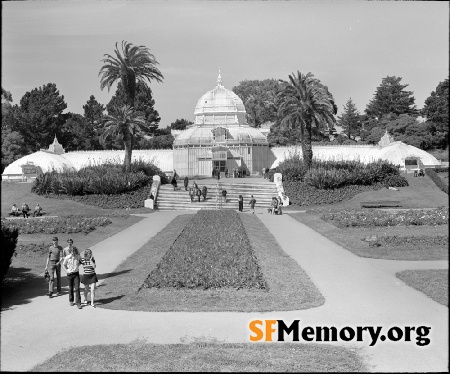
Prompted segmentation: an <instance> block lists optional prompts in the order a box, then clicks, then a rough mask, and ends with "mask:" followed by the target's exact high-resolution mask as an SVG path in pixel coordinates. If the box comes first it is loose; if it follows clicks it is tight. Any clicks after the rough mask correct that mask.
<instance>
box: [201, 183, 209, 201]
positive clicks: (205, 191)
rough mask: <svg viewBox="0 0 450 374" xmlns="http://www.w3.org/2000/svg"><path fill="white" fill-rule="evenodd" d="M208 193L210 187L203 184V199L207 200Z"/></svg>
mask: <svg viewBox="0 0 450 374" xmlns="http://www.w3.org/2000/svg"><path fill="white" fill-rule="evenodd" d="M207 193H208V187H206V186H203V188H202V196H203V201H206V194H207Z"/></svg>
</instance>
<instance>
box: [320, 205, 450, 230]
mask: <svg viewBox="0 0 450 374" xmlns="http://www.w3.org/2000/svg"><path fill="white" fill-rule="evenodd" d="M322 218H323V219H325V220H329V221H332V222H333V223H335V224H336V225H337V226H339V227H352V226H360V227H370V226H400V225H401V226H408V225H431V226H436V225H447V224H448V207H442V208H437V209H430V210H425V209H420V210H408V211H396V212H388V211H384V210H372V211H362V210H341V211H339V212H325V213H323V216H322Z"/></svg>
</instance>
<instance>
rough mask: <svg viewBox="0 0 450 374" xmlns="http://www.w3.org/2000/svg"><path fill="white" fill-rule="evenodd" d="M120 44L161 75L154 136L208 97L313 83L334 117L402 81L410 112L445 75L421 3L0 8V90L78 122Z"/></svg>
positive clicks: (439, 25)
mask: <svg viewBox="0 0 450 374" xmlns="http://www.w3.org/2000/svg"><path fill="white" fill-rule="evenodd" d="M122 40H126V41H128V42H131V43H133V44H136V45H144V46H146V47H148V48H150V51H151V53H153V54H154V55H155V57H156V60H157V61H158V62H159V64H160V65H159V69H160V70H161V72H162V74H163V75H164V81H163V83H157V82H153V83H152V84H151V88H152V90H153V95H154V99H155V102H156V103H155V108H156V110H158V112H159V114H160V116H161V122H160V127H166V126H168V125H170V123H172V122H174V121H175V120H176V119H179V118H185V119H187V120H190V121H193V119H194V109H195V106H196V104H197V101H198V99H199V98H200V97H201V96H202V95H203V94H204V93H206V92H207V91H209V90H211V89H213V88H214V87H215V86H216V79H217V75H218V69H219V67H220V68H221V75H222V78H223V84H224V86H225V87H226V88H228V89H232V88H233V86H236V85H238V84H239V82H240V81H243V80H253V79H260V80H262V79H266V78H275V79H287V78H288V75H289V74H291V73H293V72H296V71H297V70H298V71H300V72H302V73H304V74H305V73H308V72H312V73H313V74H314V75H315V76H316V77H317V78H319V79H320V80H321V82H322V83H323V84H324V85H326V86H328V88H329V90H330V92H331V93H332V94H333V96H334V98H335V100H336V103H337V104H338V107H339V112H341V111H342V107H343V105H345V103H346V102H347V100H348V99H349V98H350V97H351V98H352V99H353V101H354V102H355V103H356V106H357V109H358V110H359V111H360V112H361V113H362V112H363V111H364V109H365V108H366V105H367V104H368V102H369V101H370V100H371V99H372V98H373V95H374V92H375V90H376V88H377V87H378V86H379V85H380V84H381V80H382V78H384V77H386V76H388V75H391V76H393V75H395V76H397V77H402V78H403V79H402V83H404V84H409V87H408V88H407V89H408V90H410V91H413V92H414V96H415V98H416V105H417V107H418V108H422V107H423V104H424V101H425V99H426V98H427V97H428V96H429V95H430V93H431V91H433V90H435V89H436V86H437V85H438V84H439V82H441V81H443V80H444V79H446V78H447V77H448V70H449V3H448V2H446V1H443V2H428V1H427V2H422V1H396V2H390V1H371V2H364V1H347V2H341V1H339V2H336V1H187V0H186V1H149V2H144V1H89V2H87V1H66V0H65V1H20V2H14V1H13V2H2V87H3V88H4V89H6V90H7V91H9V92H11V94H12V97H13V103H14V104H18V103H19V102H20V99H21V98H22V96H23V95H24V94H25V93H26V92H27V91H31V90H32V89H34V88H37V87H41V86H43V85H45V84H47V83H50V82H51V83H55V84H56V86H57V88H58V89H59V92H60V94H62V95H64V98H65V101H66V103H67V110H66V111H70V112H74V113H80V114H83V108H82V107H83V105H84V104H85V103H86V101H87V100H88V99H89V97H90V95H94V96H95V98H96V99H97V100H98V101H99V102H100V103H102V104H104V105H106V104H107V103H108V102H109V100H110V98H111V97H112V95H113V94H114V92H115V88H116V86H114V87H112V89H111V91H110V92H108V90H107V89H104V90H103V91H101V90H100V83H99V78H98V72H99V70H100V67H101V66H102V62H101V58H102V57H103V55H104V54H105V53H111V54H112V53H113V51H114V48H115V43H116V42H119V43H120V42H121V41H122Z"/></svg>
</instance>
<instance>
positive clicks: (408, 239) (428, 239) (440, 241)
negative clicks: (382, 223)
mask: <svg viewBox="0 0 450 374" xmlns="http://www.w3.org/2000/svg"><path fill="white" fill-rule="evenodd" d="M378 241H379V243H380V244H381V245H392V246H400V245H405V244H414V245H423V246H427V245H445V246H447V245H448V236H444V235H442V236H441V235H438V236H397V235H392V236H381V237H380V238H379V240H378Z"/></svg>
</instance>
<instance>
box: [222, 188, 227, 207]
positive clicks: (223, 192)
mask: <svg viewBox="0 0 450 374" xmlns="http://www.w3.org/2000/svg"><path fill="white" fill-rule="evenodd" d="M222 197H223V200H224V201H225V204H226V203H227V190H226V189H223V190H222Z"/></svg>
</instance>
